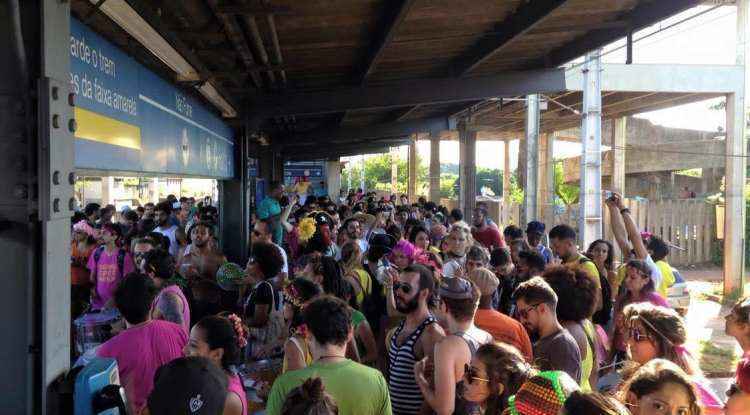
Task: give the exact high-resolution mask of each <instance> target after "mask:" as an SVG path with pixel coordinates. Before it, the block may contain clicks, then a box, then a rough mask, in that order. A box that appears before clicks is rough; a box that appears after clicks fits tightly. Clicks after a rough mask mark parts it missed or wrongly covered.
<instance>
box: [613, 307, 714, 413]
mask: <svg viewBox="0 0 750 415" xmlns="http://www.w3.org/2000/svg"><path fill="white" fill-rule="evenodd" d="M624 315H625V324H626V327H627V329H628V332H627V347H628V350H629V354H630V357H631V359H632V360H633V361H634V362H635V363H638V364H639V365H645V364H646V363H648V362H650V361H652V360H654V359H666V360H669V361H670V362H672V363H674V364H676V365H677V366H679V367H680V369H682V370H683V371H684V372H685V373H686V374H687V375H688V376H689V378H690V380H691V381H692V383H693V386H694V387H695V390H696V391H697V392H698V400H699V404H700V406H701V407H702V408H703V412H704V413H705V414H721V413H723V411H722V409H723V404H722V402H721V400H719V398H718V397H716V395H715V394H714V393H713V392H712V391H711V389H710V387H708V386H706V385H705V384H704V380H703V375H702V372H701V369H700V367H699V365H698V362H696V361H695V359H694V358H693V356H692V355H691V354H690V352H688V350H687V349H686V348H685V346H684V345H685V342H686V340H687V329H686V327H685V321H684V320H683V319H682V317H680V315H679V314H677V312H676V311H674V310H673V309H671V308H666V307H658V306H654V305H651V304H649V303H640V304H631V305H629V306H627V307H625V310H624Z"/></svg>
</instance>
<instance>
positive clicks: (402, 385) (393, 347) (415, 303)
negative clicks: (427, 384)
mask: <svg viewBox="0 0 750 415" xmlns="http://www.w3.org/2000/svg"><path fill="white" fill-rule="evenodd" d="M386 287H387V289H388V291H389V293H388V295H393V297H394V299H395V303H396V310H397V311H398V312H399V313H401V314H404V315H406V318H405V319H404V320H402V321H401V324H399V326H398V327H396V328H395V329H394V330H393V331H392V332H391V334H390V335H389V336H388V337H387V341H386V344H387V345H388V386H389V389H390V394H391V404H392V405H393V413H394V414H418V413H419V411H420V408H421V407H422V401H423V399H424V398H423V397H422V392H421V391H420V390H419V386H418V385H417V381H416V379H415V378H414V364H415V363H416V362H418V361H420V360H422V359H423V358H424V357H428V356H429V357H432V355H433V351H434V349H435V343H437V342H438V341H439V340H440V339H442V338H443V337H445V333H444V332H443V329H442V328H441V327H440V325H438V324H436V323H437V320H436V319H435V317H433V316H432V314H430V310H429V308H428V303H429V301H430V298H431V297H432V293H433V291H434V289H435V282H434V279H433V277H432V272H431V271H430V270H429V269H427V268H426V267H424V266H422V265H418V264H414V265H410V266H408V267H406V268H404V270H403V271H402V272H401V275H399V276H398V280H396V281H394V282H393V284H391V285H389V284H388V283H386ZM391 292H392V294H391Z"/></svg>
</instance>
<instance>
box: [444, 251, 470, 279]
mask: <svg viewBox="0 0 750 415" xmlns="http://www.w3.org/2000/svg"><path fill="white" fill-rule="evenodd" d="M464 263H466V256H462V257H461V258H453V259H451V260H449V261H448V262H446V263H445V264H443V277H445V278H453V277H455V276H456V272H457V271H458V270H459V269H461V268H463V266H464Z"/></svg>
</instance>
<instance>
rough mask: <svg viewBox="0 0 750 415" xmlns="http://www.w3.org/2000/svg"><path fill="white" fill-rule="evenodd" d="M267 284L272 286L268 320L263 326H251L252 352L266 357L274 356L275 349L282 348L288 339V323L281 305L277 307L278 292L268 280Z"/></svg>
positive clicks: (257, 356)
mask: <svg viewBox="0 0 750 415" xmlns="http://www.w3.org/2000/svg"><path fill="white" fill-rule="evenodd" d="M264 283H265V284H268V286H269V287H270V288H271V293H272V295H271V309H270V310H269V312H268V322H267V323H266V325H265V326H263V327H251V328H250V339H251V340H252V354H251V356H252V357H254V358H265V357H270V356H273V355H274V354H275V353H274V350H275V349H277V348H278V349H279V350H280V349H281V347H282V346H283V345H284V341H285V340H286V334H287V333H286V324H285V323H284V315H283V313H282V312H281V307H276V293H275V290H274V289H273V285H271V283H269V282H268V281H264Z"/></svg>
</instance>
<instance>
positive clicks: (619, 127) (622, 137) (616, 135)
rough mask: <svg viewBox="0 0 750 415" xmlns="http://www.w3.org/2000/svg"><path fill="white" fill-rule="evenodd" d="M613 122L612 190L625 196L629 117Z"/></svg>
mask: <svg viewBox="0 0 750 415" xmlns="http://www.w3.org/2000/svg"><path fill="white" fill-rule="evenodd" d="M612 122H613V126H612V127H613V128H612V190H613V191H615V192H618V193H620V194H621V195H623V196H624V195H625V146H626V145H627V134H628V119H627V117H621V118H617V119H615V120H613V121H612Z"/></svg>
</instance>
